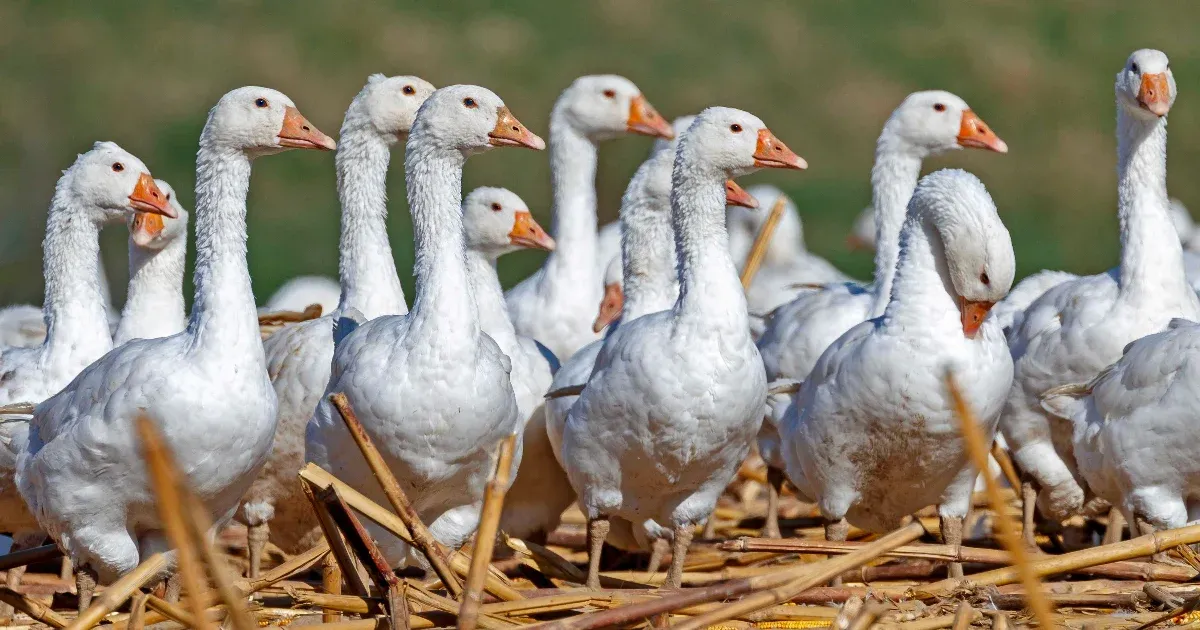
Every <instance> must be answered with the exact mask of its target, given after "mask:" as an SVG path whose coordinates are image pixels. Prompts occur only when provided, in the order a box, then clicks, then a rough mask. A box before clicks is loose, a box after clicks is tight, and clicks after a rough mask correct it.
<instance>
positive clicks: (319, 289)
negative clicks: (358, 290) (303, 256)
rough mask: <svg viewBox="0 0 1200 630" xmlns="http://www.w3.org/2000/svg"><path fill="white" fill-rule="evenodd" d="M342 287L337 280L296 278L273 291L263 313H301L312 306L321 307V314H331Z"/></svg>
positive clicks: (316, 277)
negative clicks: (318, 305)
mask: <svg viewBox="0 0 1200 630" xmlns="http://www.w3.org/2000/svg"><path fill="white" fill-rule="evenodd" d="M341 296H342V287H341V285H339V284H338V281H337V280H334V279H333V278H327V277H325V276H296V277H295V278H292V279H290V280H288V281H287V282H284V283H283V284H282V285H280V286H279V288H278V289H275V292H274V293H272V294H271V297H269V298H267V303H266V304H264V305H263V307H262V308H261V309H259V310H260V311H261V312H263V313H276V312H279V311H303V310H304V309H306V308H308V307H309V306H311V305H313V304H320V305H321V312H322V313H332V312H333V311H334V310H336V309H337V307H338V303H339V302H340V301H341Z"/></svg>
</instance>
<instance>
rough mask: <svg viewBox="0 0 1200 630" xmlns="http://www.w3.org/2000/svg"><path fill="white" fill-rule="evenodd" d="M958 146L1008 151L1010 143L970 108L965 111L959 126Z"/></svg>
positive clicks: (997, 151) (1000, 151) (999, 151)
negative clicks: (1005, 141) (1001, 137)
mask: <svg viewBox="0 0 1200 630" xmlns="http://www.w3.org/2000/svg"><path fill="white" fill-rule="evenodd" d="M958 146H960V147H967V148H970V149H987V150H989V151H995V152H996V153H1008V145H1007V144H1005V143H1004V141H1003V140H1001V139H1000V136H997V135H996V132H994V131H992V128H991V127H988V126H987V123H985V122H983V119H982V118H980V117H979V116H977V115H975V112H973V111H971V110H969V109H968V110H965V111H963V113H962V123H961V124H959V126H958Z"/></svg>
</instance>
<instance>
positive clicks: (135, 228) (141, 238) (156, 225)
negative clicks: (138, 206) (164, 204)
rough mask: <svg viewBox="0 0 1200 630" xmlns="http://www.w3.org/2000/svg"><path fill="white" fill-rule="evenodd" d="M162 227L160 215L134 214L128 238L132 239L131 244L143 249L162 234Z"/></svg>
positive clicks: (163, 225)
mask: <svg viewBox="0 0 1200 630" xmlns="http://www.w3.org/2000/svg"><path fill="white" fill-rule="evenodd" d="M164 227H165V224H164V223H163V218H162V215H160V214H152V213H149V212H136V213H134V215H133V222H132V223H130V224H129V238H131V239H133V243H134V244H135V245H137V246H138V247H145V246H147V245H149V244H150V243H152V242H154V239H156V238H158V235H159V234H162V231H163V228H164Z"/></svg>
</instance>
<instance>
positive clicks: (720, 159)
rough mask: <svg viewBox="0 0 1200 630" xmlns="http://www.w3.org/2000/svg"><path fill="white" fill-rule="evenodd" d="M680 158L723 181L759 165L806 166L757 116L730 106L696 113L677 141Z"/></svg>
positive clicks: (751, 171)
mask: <svg viewBox="0 0 1200 630" xmlns="http://www.w3.org/2000/svg"><path fill="white" fill-rule="evenodd" d="M680 159H684V160H687V161H690V162H691V163H692V164H693V167H696V168H702V169H706V170H709V169H711V170H713V171H715V172H713V173H712V174H713V175H718V174H719V176H720V179H723V180H724V179H733V178H736V177H740V176H742V175H746V174H749V173H753V172H754V171H757V170H758V169H760V168H785V169H796V170H801V169H805V168H808V163H807V162H805V161H804V158H801V157H800V156H798V155H796V154H795V153H794V152H793V151H792V150H791V149H789V148H788V147H787V145H785V144H784V143H783V142H781V141H780V140H779V139H778V138H776V137H775V134H773V133H771V130H770V129H768V128H767V126H766V125H765V124H763V121H762V120H760V119H759V118H758V117H757V116H755V115H753V114H750V113H748V112H744V111H742V110H740V109H733V108H730V107H709V108H708V109H705V110H704V111H702V112H700V115H699V116H696V120H695V121H693V122H692V125H691V126H690V127H688V130H687V133H685V134H684V135H683V138H682V139H681V140H680V141H679V150H678V157H677V158H676V162H677V163H678V161H679V160H680Z"/></svg>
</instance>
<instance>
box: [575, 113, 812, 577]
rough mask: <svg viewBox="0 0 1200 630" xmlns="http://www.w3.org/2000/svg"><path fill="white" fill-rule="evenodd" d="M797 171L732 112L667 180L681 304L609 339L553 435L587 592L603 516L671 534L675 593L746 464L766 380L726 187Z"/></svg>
mask: <svg viewBox="0 0 1200 630" xmlns="http://www.w3.org/2000/svg"><path fill="white" fill-rule="evenodd" d="M805 166H806V164H805V163H804V161H803V160H802V159H800V157H799V156H797V155H796V154H795V153H793V152H792V151H791V150H790V149H788V148H787V147H786V146H785V145H784V144H783V143H782V142H780V141H779V140H778V139H776V138H775V136H774V135H772V134H771V132H770V130H769V129H767V127H766V126H765V125H764V124H763V122H762V121H761V120H759V119H758V118H757V117H755V116H753V115H752V114H749V113H747V112H744V111H741V110H736V109H730V108H725V107H710V108H708V109H705V110H704V111H703V112H701V113H700V114H699V115H698V116H697V117H696V120H695V121H694V122H693V123H692V125H691V127H689V128H688V131H687V133H685V134H683V137H682V138H681V139H680V142H679V146H678V148H677V149H676V153H675V161H674V167H673V170H672V180H671V181H672V184H673V185H672V190H671V224H672V225H673V226H674V229H675V242H676V255H677V260H678V271H677V281H678V283H679V298H678V300H676V302H675V304H674V305H673V306H672V307H671V308H670V309H669V310H666V311H660V312H658V313H651V314H648V315H643V316H642V317H639V318H637V319H634V320H631V321H626V322H623V323H622V325H621V326H620V327H618V328H617V330H616V331H614V332H613V333H611V334H610V335H609V336H608V337H607V338H606V340H605V343H604V347H603V349H602V350H601V351H600V354H599V356H598V357H597V358H596V365H595V368H594V370H593V371H592V375H591V377H590V378H589V379H588V382H587V386H586V387H585V388H584V389H583V393H582V394H581V395H580V397H579V399H578V400H577V401H576V402H575V405H574V406H572V407H571V411H570V413H569V414H568V416H567V421H566V425H565V427H564V428H563V434H562V444H561V446H560V449H561V461H562V463H563V465H564V468H565V469H566V471H567V477H568V478H569V479H570V481H571V486H572V487H573V488H575V491H576V494H578V495H579V504H580V507H581V508H582V509H583V512H584V515H585V516H586V517H587V519H588V540H589V565H588V581H587V584H588V586H589V587H591V588H598V587H599V569H600V564H599V562H600V550H601V547H602V545H603V544H604V540H605V538H607V536H608V533H609V529H610V522H609V519H610V518H613V517H620V518H622V519H624V520H626V521H629V522H631V523H640V522H644V521H646V520H649V519H652V520H653V521H654V522H656V523H659V524H661V525H662V526H663V527H668V528H670V529H671V531H672V535H673V541H672V551H673V554H672V558H671V568H670V571H669V572H668V575H667V581H666V583H665V587H667V588H672V587H678V586H679V585H680V580H681V576H682V572H683V561H684V556H685V555H686V553H687V547H688V544H689V543H690V542H691V538H692V528H693V526H694V525H695V524H696V523H698V522H701V521H703V520H705V519H707V518H708V517H709V515H710V514H711V513H712V511H713V508H714V507H715V506H716V501H717V497H718V496H719V495H720V493H721V492H722V491H723V490H724V489H725V486H726V485H728V483H729V482H730V481H731V480H732V479H733V476H734V474H735V473H736V472H737V468H738V466H740V465H741V463H742V461H743V460H744V459H745V457H746V454H747V453H748V452H749V450H750V444H751V442H752V440H753V439H754V435H755V434H756V433H757V432H758V427H759V425H760V424H761V423H762V408H763V405H764V404H765V400H766V378H765V374H764V372H763V369H762V360H761V358H760V357H759V354H758V349H757V348H755V347H754V342H753V340H752V339H751V338H750V329H749V321H748V315H747V312H746V299H745V295H744V293H743V291H742V287H741V283H740V281H739V279H738V275H737V270H736V269H735V268H734V264H733V260H732V259H731V258H730V256H729V249H728V242H727V241H728V235H727V233H726V231H725V217H724V216H723V215H724V212H725V191H724V182H725V180H727V179H730V178H734V177H737V176H740V175H744V174H747V173H750V172H753V171H755V170H757V169H759V168H790V169H802V168H804V167H805ZM626 264H627V265H628V264H629V263H628V261H627V263H626ZM630 271H631V270H630V269H628V268H627V270H626V274H625V275H626V278H625V285H626V287H625V288H626V291H627V294H626V307H627V308H628V307H629V302H630V301H631V300H632V297H633V294H634V293H633V292H632V291H630V289H632V287H631V286H630V280H631V277H630Z"/></svg>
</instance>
